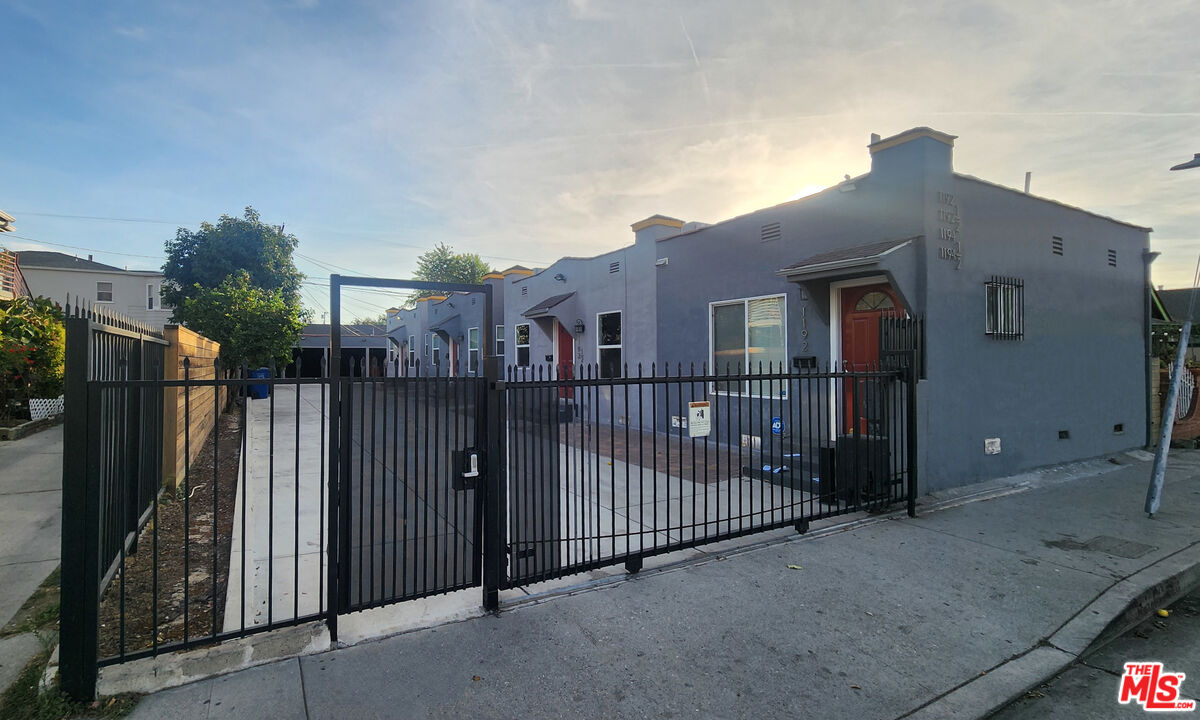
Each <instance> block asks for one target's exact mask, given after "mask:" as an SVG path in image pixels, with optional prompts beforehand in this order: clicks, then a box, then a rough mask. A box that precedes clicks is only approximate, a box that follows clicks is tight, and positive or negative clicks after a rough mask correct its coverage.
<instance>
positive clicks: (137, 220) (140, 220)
mask: <svg viewBox="0 0 1200 720" xmlns="http://www.w3.org/2000/svg"><path fill="white" fill-rule="evenodd" d="M17 214H18V215H32V216H34V217H51V218H63V219H65V220H101V221H104V222H129V223H154V224H157V225H186V224H187V223H177V222H174V221H171V220H154V219H152V218H116V217H103V216H101V215H64V214H61V213H40V212H24V211H20V212H17Z"/></svg>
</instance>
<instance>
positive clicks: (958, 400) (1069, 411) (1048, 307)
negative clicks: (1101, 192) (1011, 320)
mask: <svg viewBox="0 0 1200 720" xmlns="http://www.w3.org/2000/svg"><path fill="white" fill-rule="evenodd" d="M938 185H939V184H938V183H934V184H933V185H932V186H931V187H930V188H929V189H928V191H927V192H928V193H929V195H930V197H928V198H927V207H928V208H929V210H930V213H931V217H930V220H931V222H930V227H929V229H928V232H927V235H928V236H929V237H936V236H937V234H938V223H937V218H936V211H937V209H939V207H944V204H941V203H939V202H938V196H937V194H936V193H937V192H938V191H942V192H945V191H946V190H943V189H942V188H943V187H944V188H949V191H950V192H952V193H953V194H954V202H955V203H956V208H957V211H958V215H959V216H960V217H961V218H962V239H961V245H962V253H963V261H962V267H961V268H957V267H956V264H955V263H954V262H952V261H947V260H943V259H940V258H939V257H938V256H937V252H938V246H939V244H940V243H938V242H937V241H930V242H929V243H927V246H926V248H925V251H926V252H927V253H928V260H927V264H928V285H929V303H928V307H927V320H928V327H929V333H928V355H927V362H928V378H929V379H928V382H927V383H924V384H923V386H922V390H921V392H922V395H923V398H924V405H925V408H926V412H928V413H930V417H929V424H928V428H927V430H926V432H925V434H924V435H923V437H922V438H921V442H922V444H923V446H924V447H925V449H926V464H925V476H924V481H925V485H926V487H927V488H929V489H935V488H939V487H947V486H954V485H962V484H965V483H968V482H974V481H977V480H981V479H985V478H990V477H999V476H1004V475H1008V474H1012V473H1015V472H1019V471H1021V470H1025V469H1029V468H1032V467H1037V466H1041V465H1047V464H1053V463H1058V462H1066V461H1069V460H1075V459H1079V458H1086V457H1094V456H1097V455H1102V454H1105V453H1110V452H1115V451H1119V450H1124V449H1128V448H1131V447H1137V446H1141V445H1142V444H1143V443H1144V442H1145V422H1146V409H1145V402H1146V398H1145V382H1146V379H1145V370H1144V361H1145V343H1144V337H1145V335H1144V333H1145V316H1144V304H1143V302H1144V297H1145V284H1144V277H1145V268H1144V265H1143V259H1142V253H1143V251H1144V250H1146V249H1148V244H1149V239H1148V235H1147V233H1146V232H1144V231H1142V230H1139V229H1136V228H1132V227H1130V226H1127V225H1122V224H1119V223H1115V222H1112V221H1109V220H1105V219H1103V218H1099V217H1097V216H1094V215H1089V214H1087V213H1084V212H1080V211H1077V210H1073V209H1070V208H1066V207H1064V206H1061V205H1058V204H1055V203H1051V202H1047V201H1044V200H1040V199H1038V198H1035V197H1032V196H1029V195H1025V194H1024V193H1020V192H1015V191H1011V190H1007V189H1003V188H999V187H996V186H992V185H988V184H986V183H982V182H980V181H977V180H974V179H970V178H965V177H962V176H954V177H952V178H951V177H949V176H947V177H946V178H945V184H944V185H942V186H941V187H939V186H938ZM1055 236H1057V237H1061V238H1063V245H1064V252H1063V254H1062V255H1061V256H1059V255H1055V254H1054V253H1052V251H1051V239H1052V237H1055ZM1109 249H1114V250H1116V253H1117V266H1116V267H1115V268H1114V267H1109V265H1108V250H1109ZM991 275H1005V276H1013V277H1017V278H1020V279H1021V280H1022V281H1023V283H1024V320H1025V328H1024V337H1023V339H1021V340H1019V341H1005V340H996V339H994V338H991V337H988V336H987V335H986V334H985V333H984V321H985V318H984V307H985V290H984V285H985V283H986V282H987V280H988V279H989V276H991ZM1117 425H1120V426H1121V430H1120V431H1114V426H1117ZM1060 430H1062V431H1067V432H1068V433H1069V436H1070V437H1069V439H1063V440H1060V439H1059V431H1060ZM996 437H998V438H1000V440H1001V452H1000V454H998V455H986V454H985V453H984V439H985V438H996Z"/></svg>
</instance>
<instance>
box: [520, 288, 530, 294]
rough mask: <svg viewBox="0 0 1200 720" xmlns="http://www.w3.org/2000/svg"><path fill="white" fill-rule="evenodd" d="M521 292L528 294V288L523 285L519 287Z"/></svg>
mask: <svg viewBox="0 0 1200 720" xmlns="http://www.w3.org/2000/svg"><path fill="white" fill-rule="evenodd" d="M521 294H522V295H528V294H529V288H528V287H523V288H521Z"/></svg>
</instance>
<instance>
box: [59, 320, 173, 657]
mask: <svg viewBox="0 0 1200 720" xmlns="http://www.w3.org/2000/svg"><path fill="white" fill-rule="evenodd" d="M65 313H66V317H65V331H66V358H65V362H66V368H65V378H64V380H65V383H64V385H65V387H64V396H65V405H64V423H63V425H64V426H63V439H64V448H65V452H64V456H63V535H62V585H61V587H62V602H61V604H60V614H61V620H62V624H61V628H62V629H61V639H60V642H61V646H62V654H63V655H76V654H82V655H83V656H84V657H89V656H90V657H93V658H94V657H95V655H96V632H95V631H94V628H95V627H96V626H97V624H98V616H97V611H98V604H97V602H95V601H94V600H95V599H96V598H97V597H98V595H99V593H100V592H101V591H102V589H103V588H104V587H106V586H108V585H109V584H110V582H111V580H112V579H113V578H114V576H117V575H119V573H120V566H121V564H122V563H123V562H124V559H125V557H126V556H127V555H128V554H129V553H131V552H134V551H135V550H136V541H137V538H138V534H139V530H140V528H142V527H143V526H144V525H145V524H146V523H147V522H148V520H149V517H148V508H149V507H150V506H151V505H153V503H154V499H155V498H156V497H157V493H158V489H159V486H160V484H161V483H160V481H161V477H162V475H161V473H162V455H161V453H162V391H161V388H158V387H155V386H154V385H153V383H154V382H156V381H161V379H162V377H163V357H164V355H163V353H164V350H165V347H166V341H165V340H163V339H162V336H161V334H159V333H156V332H154V331H152V330H151V329H150V328H148V327H146V326H144V325H141V324H139V323H136V322H133V321H131V320H128V319H125V318H121V317H118V316H116V315H112V314H109V313H106V312H104V311H102V310H98V309H89V308H83V307H80V306H79V304H78V303H77V304H76V305H75V306H74V307H72V306H71V305H70V303H69V302H68V304H67V306H66V308H65ZM147 383H149V384H147ZM121 577H122V582H123V576H121Z"/></svg>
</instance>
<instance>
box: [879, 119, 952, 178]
mask: <svg viewBox="0 0 1200 720" xmlns="http://www.w3.org/2000/svg"><path fill="white" fill-rule="evenodd" d="M955 137H956V136H954V135H948V134H946V133H944V132H940V131H938V130H934V129H933V128H927V127H916V128H912V129H911V130H905V131H904V132H902V133H899V134H896V135H893V136H891V137H886V138H882V139H880V138H879V136H878V135H872V136H871V144H870V145H869V146H868V148H869V149H870V151H871V177H872V178H884V179H887V178H893V179H897V180H900V181H907V180H909V179H911V178H912V177H913V176H914V175H918V174H925V173H938V174H948V173H951V172H953V171H954V167H953V162H952V160H953V154H954V139H955Z"/></svg>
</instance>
